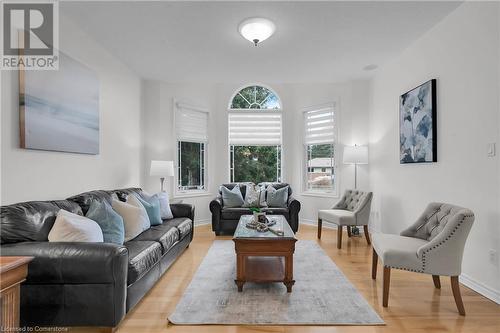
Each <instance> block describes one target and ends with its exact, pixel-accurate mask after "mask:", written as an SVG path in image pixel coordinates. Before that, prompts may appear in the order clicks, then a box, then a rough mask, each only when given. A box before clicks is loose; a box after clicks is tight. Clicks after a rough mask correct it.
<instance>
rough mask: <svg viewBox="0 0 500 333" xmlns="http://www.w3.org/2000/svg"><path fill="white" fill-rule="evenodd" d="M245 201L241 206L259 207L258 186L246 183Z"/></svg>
mask: <svg viewBox="0 0 500 333" xmlns="http://www.w3.org/2000/svg"><path fill="white" fill-rule="evenodd" d="M246 187H247V188H246V192H245V202H244V203H243V205H242V207H246V208H248V207H255V208H257V207H260V193H261V192H260V187H258V186H256V185H255V184H251V183H250V184H246Z"/></svg>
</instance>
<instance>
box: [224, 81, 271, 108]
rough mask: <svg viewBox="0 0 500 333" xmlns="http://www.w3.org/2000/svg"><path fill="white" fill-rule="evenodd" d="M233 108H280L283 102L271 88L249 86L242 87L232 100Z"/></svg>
mask: <svg viewBox="0 0 500 333" xmlns="http://www.w3.org/2000/svg"><path fill="white" fill-rule="evenodd" d="M230 108H231V109H233V110H235V109H240V110H247V109H265V110H279V109H281V102H280V99H279V98H278V96H277V95H276V94H275V93H274V92H273V91H271V90H270V89H268V88H266V87H262V86H249V87H245V88H243V89H241V90H240V91H238V92H237V93H236V95H234V97H233V99H232V100H231V106H230Z"/></svg>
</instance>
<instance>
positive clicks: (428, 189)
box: [369, 3, 500, 302]
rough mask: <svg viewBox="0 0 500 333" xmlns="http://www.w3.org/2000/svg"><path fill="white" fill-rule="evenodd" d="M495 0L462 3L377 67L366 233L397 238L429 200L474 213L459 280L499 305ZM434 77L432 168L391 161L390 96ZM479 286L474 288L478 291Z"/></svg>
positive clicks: (394, 111)
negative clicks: (493, 152)
mask: <svg viewBox="0 0 500 333" xmlns="http://www.w3.org/2000/svg"><path fill="white" fill-rule="evenodd" d="M498 6H499V5H498V4H497V3H464V4H463V5H461V6H460V7H459V8H458V9H457V10H456V11H454V12H452V13H451V14H450V15H449V16H448V17H446V18H445V19H444V20H443V21H441V22H440V23H439V24H437V25H436V26H435V27H434V28H433V29H431V30H430V31H428V32H427V33H426V34H425V35H423V36H422V37H421V38H420V39H419V40H417V41H416V42H415V43H413V44H412V45H411V46H410V47H409V48H408V49H406V50H405V51H404V52H403V53H402V54H401V55H400V56H398V57H397V58H396V59H394V60H393V61H391V62H390V63H389V64H386V65H385V66H384V67H382V68H381V69H380V70H379V72H378V73H377V75H376V76H375V78H374V79H373V82H372V96H371V99H372V102H371V107H372V108H371V111H370V152H371V158H370V173H369V175H370V184H371V188H372V190H373V191H374V206H373V209H374V211H375V217H377V214H378V218H376V219H374V225H373V226H374V227H375V228H376V229H381V230H382V231H384V232H389V233H398V232H400V231H401V230H402V229H403V228H405V227H406V226H408V225H409V224H411V223H412V222H414V220H415V219H416V218H417V217H418V215H419V213H421V212H422V211H423V209H424V208H425V206H426V205H427V204H428V203H429V202H431V201H438V202H439V201H441V202H449V203H453V204H456V205H461V206H464V207H468V208H470V209H472V210H473V211H474V213H475V216H476V220H475V223H474V226H473V228H472V231H471V234H470V236H469V239H468V241H467V245H466V249H465V254H464V260H463V273H464V279H463V281H465V282H466V283H468V284H469V285H471V286H473V287H474V288H475V289H476V290H481V292H483V294H488V295H489V296H490V297H492V298H495V297H496V299H497V302H498V301H499V300H500V298H499V296H500V269H499V262H498V257H497V258H496V259H495V260H490V259H489V250H490V249H492V250H496V251H497V253H498V251H500V205H499V202H500V201H499V200H500V193H499V192H500V188H499V186H498V184H499V181H500V180H499V177H500V174H499V158H498V155H497V156H496V157H487V154H486V147H487V143H490V142H497V144H498V142H499V132H500V126H499V124H500V122H499V114H500V112H499V100H498V98H497V97H496V96H498V94H499V55H500V53H499V26H498V21H499V15H498V13H499V12H498ZM431 78H436V79H437V103H438V109H437V114H438V119H437V126H438V131H437V143H438V162H437V163H432V164H416V165H400V164H399V147H398V146H399V132H398V131H399V130H398V119H399V118H398V98H399V95H400V94H402V93H403V92H405V91H408V90H409V89H411V88H413V87H415V86H417V85H419V84H420V83H422V82H424V81H427V80H429V79H431ZM481 288H482V289H481Z"/></svg>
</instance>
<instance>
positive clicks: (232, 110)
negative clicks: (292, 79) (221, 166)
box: [226, 83, 284, 182]
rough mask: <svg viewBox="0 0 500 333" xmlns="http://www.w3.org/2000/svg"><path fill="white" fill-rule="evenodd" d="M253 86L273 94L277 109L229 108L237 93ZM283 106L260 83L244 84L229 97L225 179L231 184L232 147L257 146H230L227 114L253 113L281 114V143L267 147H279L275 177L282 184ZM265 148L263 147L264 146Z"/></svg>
mask: <svg viewBox="0 0 500 333" xmlns="http://www.w3.org/2000/svg"><path fill="white" fill-rule="evenodd" d="M253 86H261V87H264V88H266V89H267V90H269V91H270V92H271V93H272V94H274V95H275V96H276V98H277V100H278V103H279V106H280V107H279V108H276V109H241V108H231V106H232V104H233V99H234V98H235V97H236V96H237V95H238V93H239V92H240V91H241V90H243V89H245V88H247V87H253ZM282 111H283V104H282V103H281V98H280V97H279V95H278V94H277V93H276V91H275V90H274V89H272V88H271V87H269V86H268V85H266V84H261V83H251V84H246V85H243V86H241V87H239V88H238V89H236V91H235V92H234V93H233V94H232V95H231V98H230V99H229V103H228V106H227V122H226V123H227V129H228V130H227V143H228V144H227V157H228V169H227V170H228V173H227V179H228V181H229V182H233V179H234V169H233V166H234V163H233V156H234V154H233V149H234V148H233V147H234V146H257V145H250V144H249V145H232V144H231V143H230V141H229V134H230V133H229V114H230V113H235V114H238V113H243V112H244V113H255V114H261V113H279V114H281V126H280V127H281V133H280V137H281V142H280V144H279V145H269V146H270V147H276V146H279V147H280V149H279V160H280V162H279V165H278V164H277V165H276V168H277V169H279V174H278V175H277V176H278V179H279V181H280V182H283V160H284V159H283V150H284V147H283V113H282ZM264 146H265V145H264Z"/></svg>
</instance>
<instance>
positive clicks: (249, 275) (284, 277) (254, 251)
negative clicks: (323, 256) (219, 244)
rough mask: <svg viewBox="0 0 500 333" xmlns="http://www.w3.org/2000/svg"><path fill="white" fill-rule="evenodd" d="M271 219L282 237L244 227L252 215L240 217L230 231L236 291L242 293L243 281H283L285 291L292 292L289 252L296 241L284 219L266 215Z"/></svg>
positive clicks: (290, 255)
mask: <svg viewBox="0 0 500 333" xmlns="http://www.w3.org/2000/svg"><path fill="white" fill-rule="evenodd" d="M268 218H270V219H275V220H276V224H275V225H273V226H272V228H273V229H275V230H282V231H283V232H284V235H283V236H277V235H275V234H273V233H272V232H270V231H266V232H259V231H257V230H253V229H249V228H247V227H246V226H245V225H246V223H247V222H250V221H252V219H253V216H252V215H243V216H241V218H240V221H239V223H238V226H237V228H236V231H235V232H234V237H233V241H234V245H235V249H236V280H234V281H235V282H236V285H237V286H238V291H240V292H241V291H243V285H244V284H245V282H257V283H265V282H283V283H284V284H285V286H286V290H287V292H289V293H290V292H292V286H293V284H294V283H295V280H294V279H293V253H294V252H295V242H296V241H297V239H296V238H295V235H294V233H293V231H292V228H290V225H289V224H288V222H287V220H286V219H285V217H283V216H281V215H268Z"/></svg>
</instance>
